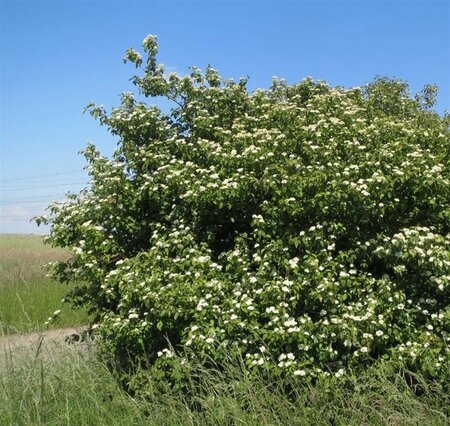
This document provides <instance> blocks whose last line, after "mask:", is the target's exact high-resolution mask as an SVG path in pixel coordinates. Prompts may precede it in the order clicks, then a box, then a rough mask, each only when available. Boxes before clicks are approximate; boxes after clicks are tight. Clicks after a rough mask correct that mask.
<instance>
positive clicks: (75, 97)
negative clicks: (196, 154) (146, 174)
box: [0, 0, 450, 233]
mask: <svg viewBox="0 0 450 426" xmlns="http://www.w3.org/2000/svg"><path fill="white" fill-rule="evenodd" d="M149 33H151V34H156V35H158V37H159V41H160V55H159V59H160V61H161V62H163V63H165V64H167V65H168V66H169V68H170V70H174V71H177V72H179V73H185V72H186V71H187V67H188V66H190V65H197V66H200V67H205V66H206V65H207V64H211V65H212V66H213V67H215V68H216V69H218V70H219V71H220V73H221V75H223V76H225V77H233V78H239V77H240V76H249V77H250V88H252V89H254V88H259V87H260V88H263V87H267V86H269V85H270V83H271V79H272V76H274V75H277V76H279V77H283V78H286V79H287V81H288V82H290V83H295V82H298V81H300V80H302V79H303V78H304V77H306V76H312V77H313V78H316V79H324V80H327V81H328V82H329V83H331V84H333V85H343V86H360V85H363V84H364V83H367V82H370V81H371V80H373V78H374V77H375V76H377V75H382V76H388V77H396V78H401V79H403V80H406V81H408V82H409V83H410V85H411V89H412V91H414V92H415V91H418V90H420V89H421V88H422V87H423V85H425V84H426V83H435V84H437V85H438V86H439V87H440V92H439V97H438V106H437V110H438V111H439V112H441V113H442V112H443V111H444V110H446V109H448V110H450V84H449V83H450V2H448V1H433V0H423V1H406V0H405V1H401V0H397V1H396V0H390V1H381V0H379V1H362V0H361V1H320V0H319V1H269V0H262V1H245V0H242V1H238V0H234V1H233V0H229V1H214V0H212V1H182V0H179V1H165V2H156V1H145V2H144V1H132V0H131V1H124V0H123V1H106V0H97V1H96V0H91V1H87V0H78V1H76V0H64V1H61V0H60V1H45V0H33V1H22V0H0V36H1V37H0V55H1V57H0V94H1V95H0V96H1V101H0V102H1V103H0V143H1V152H0V159H1V163H0V167H1V174H0V178H1V186H0V215H1V216H0V232H2V233H4V232H9V233H11V232H13V233H28V232H38V233H42V232H43V230H42V229H38V228H37V227H36V226H35V225H34V224H32V223H29V218H30V217H31V216H33V215H35V214H38V213H41V212H42V211H43V209H44V207H45V206H46V205H47V204H48V202H50V201H52V200H60V199H63V198H64V194H65V193H66V192H67V191H71V192H76V191H78V190H80V189H81V188H83V187H84V186H85V184H86V181H87V178H86V175H85V173H84V172H83V166H84V161H83V157H82V156H80V155H78V154H77V153H78V151H79V150H80V149H82V148H83V147H84V146H85V145H86V143H87V141H88V140H90V141H93V142H94V143H95V144H96V145H97V146H98V147H99V148H100V150H101V151H102V152H103V153H105V154H107V155H110V154H111V153H112V151H113V150H114V147H115V144H116V140H115V139H114V138H112V137H111V136H110V135H108V134H107V133H106V131H105V129H103V128H101V127H99V125H98V123H97V122H95V121H94V120H92V119H91V118H90V117H89V116H87V115H82V109H83V107H84V106H85V105H86V104H87V103H88V102H89V101H91V100H94V101H95V102H97V103H99V104H104V105H105V106H106V107H107V108H110V107H112V106H115V105H117V104H118V101H119V94H120V93H121V92H124V91H131V90H133V86H132V85H131V84H130V82H129V78H130V77H131V75H132V74H133V72H134V69H133V68H132V67H131V65H124V64H123V63H122V61H121V59H122V57H123V54H124V51H125V50H126V49H127V48H129V47H132V46H135V47H139V46H140V43H141V41H142V39H143V38H144V37H145V36H146V35H147V34H149ZM149 102H150V103H151V102H152V101H151V100H150V101H149Z"/></svg>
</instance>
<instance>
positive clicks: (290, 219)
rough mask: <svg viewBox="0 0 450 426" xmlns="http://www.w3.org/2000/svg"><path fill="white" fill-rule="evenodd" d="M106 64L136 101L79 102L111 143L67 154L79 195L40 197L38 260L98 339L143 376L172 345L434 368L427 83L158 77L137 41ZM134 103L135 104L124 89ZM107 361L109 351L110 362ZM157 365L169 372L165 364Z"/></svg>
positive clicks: (439, 369) (435, 225)
mask: <svg viewBox="0 0 450 426" xmlns="http://www.w3.org/2000/svg"><path fill="white" fill-rule="evenodd" d="M143 50H144V52H145V57H144V58H143V57H142V56H141V54H140V53H138V52H137V51H135V50H134V49H130V50H128V51H127V53H126V56H125V61H128V62H131V63H133V64H134V65H135V66H136V68H137V69H138V70H139V73H140V75H137V76H134V77H133V78H132V81H133V83H134V85H135V86H136V87H137V88H138V91H139V94H140V95H141V97H140V98H142V99H143V98H144V97H145V98H148V97H150V98H151V97H155V98H159V97H164V98H166V99H167V100H169V101H170V102H171V105H172V108H171V109H170V112H165V111H163V110H162V109H161V108H158V107H156V106H149V105H147V104H146V103H145V102H141V101H138V100H137V98H136V97H135V96H134V95H133V94H131V93H124V94H123V95H122V101H121V105H120V106H119V107H117V108H114V109H112V111H110V112H109V113H108V112H107V111H106V110H105V109H104V108H103V107H101V106H96V105H95V104H90V105H89V106H88V110H89V111H90V113H91V114H92V115H93V116H94V117H95V118H97V119H99V120H100V123H101V124H102V125H105V126H107V127H108V129H109V131H110V132H111V133H112V134H113V135H115V136H117V137H118V140H119V142H118V147H117V150H116V151H115V153H114V155H113V157H112V158H111V159H108V158H106V157H104V156H102V155H101V154H100V153H99V152H98V151H97V149H96V148H95V147H94V146H93V145H89V146H88V147H87V148H86V149H85V150H84V155H85V156H86V159H87V162H88V164H89V166H88V168H89V173H90V176H91V183H90V187H89V188H88V189H86V190H84V191H82V192H81V193H80V194H78V195H69V201H67V202H64V203H53V204H52V205H51V206H50V207H49V209H50V211H51V215H50V218H46V217H41V218H38V222H47V223H50V224H51V232H50V235H49V237H48V240H49V242H50V243H51V244H53V245H56V246H61V247H68V248H70V249H71V250H72V252H73V257H72V258H71V259H70V260H69V261H67V262H62V263H57V264H54V265H53V272H54V274H55V276H56V277H58V278H59V279H60V280H61V281H75V282H78V283H79V285H78V286H77V288H76V289H75V290H73V291H72V292H71V293H70V294H69V295H68V299H70V300H72V302H74V303H75V304H88V305H89V306H90V307H91V308H92V309H93V311H94V312H95V314H96V322H97V324H96V325H95V327H96V328H97V331H98V332H99V333H100V334H101V335H102V336H103V337H104V339H103V343H102V344H103V346H104V347H105V348H107V350H108V351H110V352H111V353H113V354H114V355H115V356H116V357H117V359H119V360H122V361H124V360H125V359H126V358H127V356H128V355H129V354H131V355H132V356H134V357H136V358H135V359H137V358H139V357H145V359H146V360H147V362H148V364H149V365H150V366H151V368H153V369H154V371H155V372H158V371H159V372H161V371H165V370H167V369H171V368H173V366H171V363H173V362H174V361H173V360H174V359H175V358H174V357H173V352H174V351H178V350H179V349H180V348H190V349H191V350H192V353H193V354H195V355H196V356H198V357H200V358H202V357H203V358H205V359H206V358H207V357H208V359H213V360H215V361H217V362H219V363H220V362H221V360H222V359H223V357H225V356H226V354H227V353H229V351H230V348H231V349H233V350H235V351H236V352H237V353H238V354H240V355H242V356H243V357H244V359H245V360H246V362H247V364H248V367H249V369H252V368H255V369H265V370H267V371H268V372H271V371H275V372H277V373H280V372H281V373H282V374H288V375H293V376H307V377H311V376H312V377H317V376H323V375H330V374H334V375H337V376H340V375H343V374H345V372H346V371H348V370H349V369H359V368H364V366H366V365H367V364H369V363H372V362H374V360H377V359H380V358H389V359H394V360H402V361H404V362H408V363H409V364H410V365H414V366H416V367H420V368H422V369H424V370H425V371H427V372H428V373H429V374H431V375H433V377H438V376H439V375H443V374H448V371H449V350H448V345H449V342H450V338H449V332H450V307H449V305H450V303H449V302H450V254H449V253H450V251H449V248H450V238H449V232H450V231H449V229H450V228H449V224H450V204H449V200H450V190H449V188H450V186H449V183H450V180H449V134H450V132H449V119H448V117H442V116H440V115H439V114H437V113H435V112H433V111H432V109H431V108H432V106H433V104H434V94H435V88H434V87H433V86H427V87H426V88H425V89H424V91H423V92H422V93H419V94H418V95H416V96H415V97H413V96H412V95H411V94H410V92H409V89H408V85H407V84H406V83H404V82H401V81H397V80H390V79H386V78H377V79H376V80H375V81H374V82H373V83H371V84H368V85H366V86H364V87H362V88H359V87H356V88H351V89H345V88H342V87H331V86H330V85H328V84H326V83H325V82H322V81H314V80H312V79H310V78H307V79H305V80H303V81H302V82H301V83H299V84H294V85H289V84H287V83H286V82H285V81H284V80H279V79H276V78H274V80H273V82H272V85H271V87H270V88H269V89H267V90H255V91H253V92H250V91H249V90H248V89H247V79H240V80H239V82H235V81H233V80H225V79H223V78H222V77H221V76H220V75H219V74H218V72H217V71H216V70H215V69H213V68H211V67H210V66H208V67H207V68H206V71H205V72H202V71H201V70H200V69H198V68H195V67H193V68H191V72H190V74H189V75H186V76H180V75H178V74H176V73H171V74H169V75H167V74H166V73H165V71H164V66H163V65H160V64H158V63H157V61H156V54H157V51H158V45H157V39H156V37H154V36H148V37H147V38H146V39H145V40H144V43H143ZM142 95H143V96H142ZM124 362H125V361H124ZM171 371H172V370H171Z"/></svg>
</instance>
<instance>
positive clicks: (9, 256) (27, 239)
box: [0, 235, 87, 335]
mask: <svg viewBox="0 0 450 426" xmlns="http://www.w3.org/2000/svg"><path fill="white" fill-rule="evenodd" d="M67 257H68V253H67V252H65V251H63V250H61V249H55V248H51V247H48V246H46V245H44V243H43V240H42V237H40V236H35V235H0V335H1V334H11V333H17V332H22V333H23V332H31V331H36V330H42V329H43V328H44V322H45V321H46V320H47V318H48V317H49V315H51V314H52V313H53V312H54V311H55V310H58V309H60V310H61V317H60V319H59V320H58V321H57V322H55V323H54V324H53V325H52V326H53V327H67V326H76V325H79V324H83V323H84V322H86V321H87V315H86V312H85V311H84V310H76V311H75V310H72V309H70V308H69V307H68V306H65V305H63V304H62V303H61V298H62V296H63V295H64V294H65V293H66V291H67V289H68V288H67V287H66V286H64V285H61V284H59V283H57V282H55V281H53V280H51V279H50V278H48V277H47V276H46V271H45V268H44V264H45V263H46V262H50V261H56V260H62V259H66V258H67Z"/></svg>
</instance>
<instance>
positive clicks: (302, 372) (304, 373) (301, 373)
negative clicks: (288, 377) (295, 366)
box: [294, 370, 306, 376]
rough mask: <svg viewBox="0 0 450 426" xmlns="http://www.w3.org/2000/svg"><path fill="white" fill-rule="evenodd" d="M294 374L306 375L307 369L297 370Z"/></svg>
mask: <svg viewBox="0 0 450 426" xmlns="http://www.w3.org/2000/svg"><path fill="white" fill-rule="evenodd" d="M294 376H306V371H305V370H295V371H294Z"/></svg>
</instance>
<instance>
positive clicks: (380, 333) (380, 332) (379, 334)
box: [375, 330, 384, 337]
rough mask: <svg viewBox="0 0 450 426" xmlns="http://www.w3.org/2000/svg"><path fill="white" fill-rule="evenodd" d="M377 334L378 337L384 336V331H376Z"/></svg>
mask: <svg viewBox="0 0 450 426" xmlns="http://www.w3.org/2000/svg"><path fill="white" fill-rule="evenodd" d="M375 334H376V335H377V336H378V337H380V336H382V335H383V334H384V333H383V331H381V330H377V331H376V332H375Z"/></svg>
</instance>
